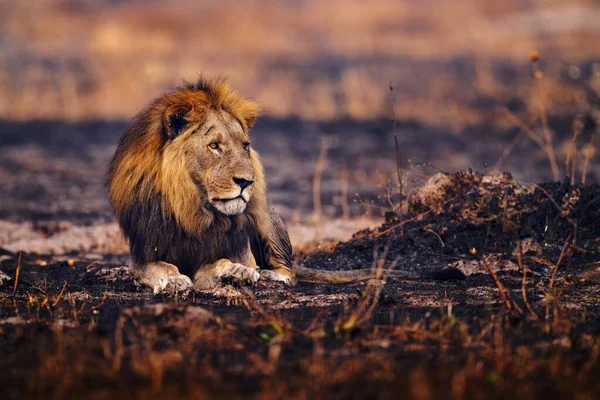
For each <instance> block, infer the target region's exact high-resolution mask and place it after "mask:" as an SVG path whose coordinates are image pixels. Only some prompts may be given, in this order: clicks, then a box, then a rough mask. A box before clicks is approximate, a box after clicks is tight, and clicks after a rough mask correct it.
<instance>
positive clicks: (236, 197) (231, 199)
mask: <svg viewBox="0 0 600 400" xmlns="http://www.w3.org/2000/svg"><path fill="white" fill-rule="evenodd" d="M237 199H241V200H243V201H244V203H247V202H248V201H247V200H246V199H245V198H243V197H242V194H241V193H240V194H238V195H237V196H235V197H226V198H218V197H214V198H213V201H216V202H219V203H227V202H229V201H233V200H237Z"/></svg>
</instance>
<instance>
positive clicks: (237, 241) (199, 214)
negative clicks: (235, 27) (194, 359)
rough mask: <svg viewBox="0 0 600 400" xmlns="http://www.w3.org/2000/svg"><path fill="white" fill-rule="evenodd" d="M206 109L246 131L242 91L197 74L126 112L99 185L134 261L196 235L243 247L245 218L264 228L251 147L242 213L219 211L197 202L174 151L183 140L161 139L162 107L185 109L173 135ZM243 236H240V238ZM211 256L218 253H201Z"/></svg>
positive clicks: (250, 120)
mask: <svg viewBox="0 0 600 400" xmlns="http://www.w3.org/2000/svg"><path fill="white" fill-rule="evenodd" d="M211 110H212V111H224V112H227V113H229V114H230V115H231V116H233V117H234V118H235V119H236V120H237V121H238V122H239V124H240V125H241V127H242V129H243V130H244V132H246V134H247V132H248V129H249V128H250V127H251V126H252V125H253V124H254V122H255V121H256V118H257V116H258V114H259V107H258V105H257V104H256V103H254V102H253V101H251V100H248V99H246V98H244V97H242V96H241V95H240V94H238V93H237V92H236V91H234V90H233V89H231V88H230V87H229V86H228V84H227V83H226V82H225V81H224V80H221V79H217V80H205V79H200V80H199V81H198V82H196V83H188V84H186V85H184V86H183V87H180V88H178V89H176V90H174V91H172V92H170V93H167V94H165V95H163V96H161V97H159V98H157V99H156V100H155V101H154V102H152V103H151V104H150V105H149V106H148V107H146V108H145V109H144V110H142V111H141V112H140V113H139V114H138V115H137V116H136V117H135V118H134V119H133V121H132V124H131V125H130V127H129V129H128V130H127V131H126V132H125V133H124V134H123V136H122V137H121V140H120V142H119V145H118V147H117V150H116V152H115V155H114V157H113V160H112V162H111V166H110V169H109V171H108V174H107V186H108V195H109V200H110V203H111V206H112V209H113V211H114V213H115V216H116V217H117V219H118V220H119V222H120V225H121V228H122V229H123V230H124V232H125V234H126V235H127V236H128V238H129V241H130V246H131V253H132V257H133V259H134V263H138V264H143V263H145V262H150V261H156V260H153V258H157V260H158V261H165V260H164V257H165V256H166V255H167V254H171V255H172V253H173V252H172V251H170V250H168V249H166V248H163V247H164V246H175V247H177V246H179V247H182V249H181V250H182V251H184V250H186V249H185V248H186V246H187V247H190V246H191V247H198V246H200V244H197V243H196V244H194V243H192V242H194V238H196V239H198V238H201V239H202V243H203V245H204V247H206V246H208V245H209V243H207V241H208V242H213V244H214V245H215V246H217V247H219V246H220V245H223V246H225V247H230V248H231V249H233V248H234V247H235V246H236V245H240V247H244V245H245V246H246V247H247V241H248V239H247V235H245V234H244V231H245V230H247V225H249V224H253V225H255V228H256V229H258V230H259V231H263V232H264V231H268V230H269V228H268V227H265V226H263V225H264V223H261V221H264V220H265V219H266V218H267V216H268V212H269V211H268V206H267V198H266V183H265V177H264V172H263V168H262V165H261V162H260V159H259V156H258V154H257V153H256V152H255V151H254V150H250V163H251V165H252V168H253V169H254V183H253V192H252V196H251V198H250V200H249V201H248V204H247V207H246V210H245V212H244V213H243V214H241V215H237V216H235V217H227V216H224V215H220V214H219V213H215V212H214V211H211V210H209V209H208V208H207V207H205V206H204V205H205V204H204V203H205V202H206V198H205V197H206V194H205V193H203V192H202V190H199V188H198V186H197V185H196V184H195V182H193V180H192V178H191V176H190V173H189V171H188V166H187V165H186V163H185V160H184V158H183V157H182V156H181V151H182V150H181V148H179V146H180V144H178V143H183V142H182V141H181V142H178V141H176V140H173V141H171V142H170V143H169V144H168V145H167V142H168V141H169V137H168V134H167V132H165V126H167V124H168V123H169V121H168V120H167V119H168V118H169V116H170V115H172V114H174V113H183V114H184V115H185V121H186V122H187V127H186V131H185V132H182V133H181V135H186V134H189V133H190V131H193V130H194V129H197V128H198V127H199V126H201V125H202V124H203V123H204V122H205V120H206V117H207V115H208V113H209V112H210V111H211ZM209 232H210V234H209ZM225 232H228V233H227V235H225ZM236 232H237V234H238V236H239V237H237V238H236V237H235V236H236V234H235V233H236ZM265 233H266V232H265ZM244 238H246V239H244ZM244 240H245V241H246V243H242V242H244ZM196 241H197V240H196ZM223 241H225V242H227V243H225V244H223ZM138 242H139V243H138ZM165 242H166V243H165ZM217 242H218V243H217ZM187 250H189V251H190V252H193V251H192V249H187ZM153 253H157V254H156V257H153ZM209 253H212V252H211V251H209ZM215 253H221V252H219V251H216V252H215ZM213 256H214V257H217V256H220V254H212V255H207V257H209V258H210V257H213ZM201 261H202V260H198V262H201ZM171 262H172V261H171ZM190 262H191V261H190ZM179 267H180V268H182V266H179ZM189 267H190V268H193V267H192V266H191V265H190V266H189ZM184 269H186V268H185V266H184ZM188 269H189V268H188ZM182 272H183V271H182ZM190 272H192V271H190Z"/></svg>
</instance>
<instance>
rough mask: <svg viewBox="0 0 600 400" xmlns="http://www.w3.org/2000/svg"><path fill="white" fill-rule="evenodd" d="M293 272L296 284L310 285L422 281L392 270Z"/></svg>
mask: <svg viewBox="0 0 600 400" xmlns="http://www.w3.org/2000/svg"><path fill="white" fill-rule="evenodd" d="M294 272H295V273H296V279H297V280H298V282H311V283H351V282H361V281H368V280H369V279H386V278H396V279H404V280H422V279H423V276H421V275H419V274H418V273H414V272H408V271H398V270H393V269H379V270H378V269H355V270H350V271H328V270H323V269H315V268H305V267H301V266H295V267H294Z"/></svg>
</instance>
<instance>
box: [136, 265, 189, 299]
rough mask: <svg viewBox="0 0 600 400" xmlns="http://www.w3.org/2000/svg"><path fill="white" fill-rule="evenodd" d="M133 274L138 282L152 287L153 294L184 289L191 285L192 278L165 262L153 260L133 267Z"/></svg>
mask: <svg viewBox="0 0 600 400" xmlns="http://www.w3.org/2000/svg"><path fill="white" fill-rule="evenodd" d="M132 273H133V275H134V276H135V277H136V278H137V280H138V281H139V283H141V284H142V285H144V286H148V287H150V288H152V291H153V292H154V294H157V293H162V292H165V291H173V290H175V291H184V290H188V289H191V288H192V287H193V284H192V280H191V279H190V278H189V277H188V276H185V275H182V274H180V273H179V269H178V268H177V267H176V266H175V265H173V264H169V263H166V262H155V263H150V264H146V265H144V266H141V267H133V269H132Z"/></svg>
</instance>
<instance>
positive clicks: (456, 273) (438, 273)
mask: <svg viewBox="0 0 600 400" xmlns="http://www.w3.org/2000/svg"><path fill="white" fill-rule="evenodd" d="M124 126H125V125H124V123H121V122H115V123H100V122H99V123H86V124H75V125H74V124H62V123H54V122H39V123H33V124H31V123H30V124H27V125H22V124H19V123H8V122H5V123H3V125H2V129H3V132H2V136H0V141H1V147H0V180H1V181H2V196H1V197H0V217H1V218H2V221H1V222H2V230H3V232H2V235H1V236H0V238H1V240H2V242H0V247H2V248H3V249H2V250H0V260H1V261H0V262H1V264H0V370H2V371H3V373H2V374H0V388H1V389H0V390H1V392H2V393H3V395H4V396H3V397H4V398H9V399H10V398H15V399H16V398H24V397H27V398H42V397H43V398H49V397H55V398H65V397H68V398H81V397H82V396H84V395H85V397H89V398H108V397H114V396H124V397H127V398H142V397H147V396H152V397H169V398H179V397H189V396H190V395H193V396H197V397H200V396H204V397H208V396H210V397H211V398H231V397H239V396H243V395H251V396H254V397H260V398H282V397H284V396H285V397H292V398H308V397H312V398H327V397H332V396H335V397H341V398H356V397H361V398H374V397H378V398H379V397H381V398H397V397H398V396H399V395H401V396H407V397H412V398H417V399H428V398H505V397H506V396H509V395H511V396H514V395H515V394H516V395H518V396H519V397H524V396H529V397H532V398H541V397H545V396H549V395H552V396H562V397H565V398H572V397H574V396H578V398H581V399H587V398H595V397H597V396H598V395H599V394H600V384H599V382H600V379H599V378H600V363H599V362H598V357H599V356H600V291H599V290H598V282H599V281H600V270H599V268H600V256H598V249H599V248H600V187H599V186H596V185H593V184H591V185H589V184H588V185H585V186H581V185H571V184H570V183H569V182H568V181H565V182H556V183H546V184H539V185H534V184H527V185H526V184H523V183H521V182H523V181H528V182H533V181H544V180H547V179H548V178H549V176H550V175H549V168H548V164H547V160H546V158H545V156H544V155H543V154H540V153H539V152H538V151H537V150H536V148H535V146H533V145H530V144H528V143H527V142H522V143H521V145H520V147H519V146H517V148H516V149H515V150H514V152H513V153H512V154H511V156H510V157H509V158H508V159H507V161H506V163H505V165H504V168H503V169H506V170H510V171H512V172H513V176H514V177H515V178H516V179H513V177H511V176H510V175H502V174H495V175H490V174H478V173H471V172H460V173H457V174H453V175H446V174H436V171H435V170H436V169H442V170H458V169H464V168H467V167H474V168H476V169H478V170H480V171H485V170H486V168H487V169H488V170H489V169H491V167H489V166H490V165H495V164H496V162H497V161H498V157H499V153H501V151H502V150H501V149H504V148H506V147H507V146H509V144H510V143H511V140H513V139H514V136H515V132H514V131H507V132H499V131H498V132H496V133H495V134H494V135H489V136H485V137H482V134H483V128H481V129H482V130H481V131H477V130H472V131H468V132H462V133H461V134H460V135H459V134H456V135H454V134H449V133H448V132H446V131H444V129H443V128H435V127H433V128H432V127H423V126H421V125H419V124H417V123H408V122H406V123H399V124H398V126H397V132H398V136H399V139H400V150H401V152H402V161H403V162H404V163H406V165H407V166H406V169H405V172H404V173H406V174H408V177H409V181H408V183H407V187H406V188H404V189H405V190H406V192H405V193H406V194H407V196H405V199H404V200H405V201H404V202H403V203H402V206H400V202H399V196H398V194H397V192H396V191H395V190H396V187H395V185H393V184H390V181H391V182H393V179H394V177H395V174H396V169H395V164H396V163H395V154H394V140H393V133H392V130H391V122H390V121H384V120H382V121H370V122H356V121H343V120H340V121H334V122H330V123H323V122H305V121H304V122H303V121H300V120H272V119H269V118H264V119H263V120H262V121H261V122H259V124H258V125H257V128H256V130H255V132H254V136H253V138H252V140H253V143H254V145H255V147H256V148H257V150H258V151H260V152H261V154H262V156H263V162H264V164H265V166H266V169H267V176H268V180H269V185H270V191H271V198H272V201H273V202H274V204H275V205H276V207H277V208H278V209H279V210H280V211H281V213H282V215H283V216H284V218H285V219H286V221H288V222H289V223H294V221H295V220H296V221H300V222H301V223H306V224H308V223H309V222H310V215H311V213H312V212H313V204H312V187H313V186H312V180H313V175H314V171H315V163H316V162H317V160H318V158H319V154H320V152H321V146H322V141H321V138H322V137H326V138H327V139H326V140H327V142H326V145H327V146H328V151H327V160H328V162H327V168H326V170H325V172H324V173H323V177H322V179H323V184H322V187H323V190H322V192H321V199H322V203H323V213H324V215H325V218H334V217H340V216H341V215H342V213H343V206H342V204H343V203H344V200H343V195H341V194H340V193H342V192H343V190H342V189H343V187H344V184H342V183H340V176H341V173H342V171H344V170H346V171H347V172H348V175H347V178H344V179H347V186H349V187H348V189H347V192H348V195H347V197H348V198H349V199H348V200H347V202H348V203H349V204H350V207H351V211H350V214H351V218H354V217H356V216H358V215H363V214H365V213H371V214H372V216H373V217H381V218H382V219H381V221H380V224H379V226H378V227H376V228H374V229H367V230H362V231H360V232H357V233H355V234H354V236H353V237H352V238H351V239H348V240H346V241H343V242H340V243H338V244H331V245H323V246H321V248H320V249H318V248H316V247H310V246H308V247H306V248H305V249H302V250H301V251H298V252H297V254H296V261H297V262H298V263H301V264H303V265H305V266H307V267H319V268H325V269H334V270H345V269H357V268H373V269H374V279H373V280H371V281H369V282H364V283H355V284H348V285H324V284H306V283H300V284H298V285H297V286H296V287H293V288H286V287H283V286H280V285H279V284H276V283H270V282H269V283H262V282H260V283H259V284H258V285H257V286H255V287H249V288H238V287H231V286H223V287H222V288H219V289H218V290H216V291H214V292H211V293H188V294H185V295H181V294H176V293H172V294H164V295H158V296H155V295H153V294H152V293H150V292H149V291H147V290H145V289H142V288H140V287H138V286H137V285H136V284H135V282H134V281H133V279H132V278H131V276H130V275H129V273H128V271H127V268H125V267H124V266H125V265H127V262H128V260H127V255H126V253H125V250H126V249H124V248H123V244H122V243H121V242H119V241H118V239H115V237H114V235H117V234H118V232H117V233H114V232H113V231H111V229H114V226H113V225H112V220H111V217H110V212H109V209H108V207H107V203H106V200H105V196H104V189H103V186H102V181H103V174H104V171H105V169H106V165H107V162H108V160H109V158H110V156H111V153H112V151H113V150H114V146H115V143H116V140H117V139H118V136H119V135H120V132H121V131H122V130H123V128H124ZM490 129H491V128H490ZM586 129H595V127H594V126H590V127H589V128H586ZM425 133H426V134H425ZM289 137H294V138H295V140H294V141H291V140H289V139H286V138H289ZM566 138H568V135H567V136H566ZM565 140H567V139H565ZM409 149H410V150H409ZM409 158H410V160H411V161H410V165H409V162H408V159H409ZM419 164H426V165H425V166H419ZM597 171H598V170H597V165H596V164H594V163H592V165H591V169H590V177H589V179H588V182H589V181H590V180H591V181H592V182H595V181H597V178H596V177H597V175H595V174H597V173H598V172H597ZM341 181H343V179H342V180H341ZM390 188H391V189H390ZM408 189H410V190H408ZM386 190H391V192H392V194H391V195H390V196H387V195H386ZM357 193H358V195H356V194H357ZM355 200H356V201H355ZM332 223H333V222H332ZM107 231H109V234H107V233H106V232H107ZM69 232H71V233H72V236H68V233H69ZM111 232H112V233H111ZM113 233H114V235H113ZM61 234H62V235H66V236H63V239H62V240H63V241H67V242H76V241H77V240H79V239H80V238H79V237H80V236H85V235H87V236H89V238H90V243H91V244H89V243H88V244H86V245H83V244H78V245H77V246H79V247H77V246H72V245H71V246H70V247H69V244H68V243H67V244H64V243H62V244H61V245H56V242H55V240H56V239H57V237H59V236H60V235H61ZM34 240H36V241H35V242H34ZM113 240H114V242H113ZM31 243H36V245H38V246H40V247H39V249H42V250H43V251H36V249H35V248H32V247H31ZM77 243H79V242H77ZM82 243H83V242H82ZM71 244H72V243H71ZM28 245H29V246H30V247H27V246H28ZM57 246H58V247H59V250H57V249H56V247H57ZM61 246H62V247H61ZM24 248H26V249H27V251H26V252H20V251H19V250H23V249H24ZM61 249H62V250H61ZM380 267H385V268H395V269H400V270H404V271H411V272H414V273H415V274H416V275H417V276H418V277H415V279H410V280H398V279H391V278H386V277H385V276H381V275H380V274H378V272H377V270H378V268H380Z"/></svg>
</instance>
